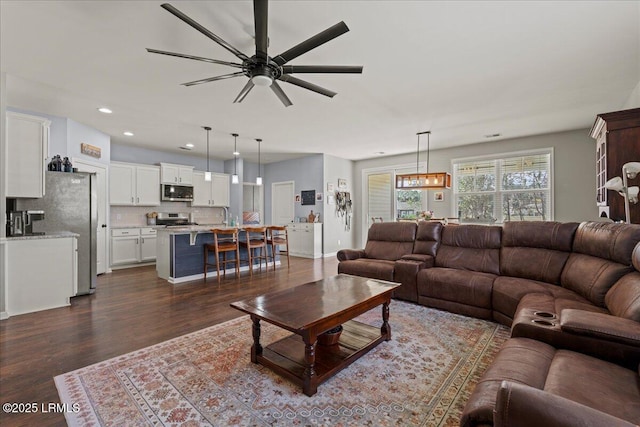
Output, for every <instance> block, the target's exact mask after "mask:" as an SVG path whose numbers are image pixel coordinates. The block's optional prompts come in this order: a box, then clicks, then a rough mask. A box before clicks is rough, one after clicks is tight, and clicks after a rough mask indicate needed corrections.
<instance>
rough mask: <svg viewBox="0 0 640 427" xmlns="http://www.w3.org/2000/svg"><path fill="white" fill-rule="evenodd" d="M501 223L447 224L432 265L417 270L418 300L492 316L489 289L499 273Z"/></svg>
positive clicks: (475, 315)
mask: <svg viewBox="0 0 640 427" xmlns="http://www.w3.org/2000/svg"><path fill="white" fill-rule="evenodd" d="M501 235H502V227H499V226H485V225H464V226H447V227H444V228H443V229H442V237H441V240H440V245H439V246H438V249H437V252H436V257H435V263H434V267H432V268H426V269H424V270H421V271H419V272H418V277H417V287H418V303H420V304H422V305H426V306H429V307H435V308H439V309H443V310H447V311H453V312H455V313H460V314H464V315H467V316H473V317H478V318H481V319H492V308H491V292H492V288H493V281H494V280H495V279H496V277H498V275H499V274H500V242H501Z"/></svg>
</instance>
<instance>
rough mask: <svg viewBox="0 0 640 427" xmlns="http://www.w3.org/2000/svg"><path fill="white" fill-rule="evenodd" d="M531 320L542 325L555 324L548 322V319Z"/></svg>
mask: <svg viewBox="0 0 640 427" xmlns="http://www.w3.org/2000/svg"><path fill="white" fill-rule="evenodd" d="M532 322H533V323H535V324H536V325H542V326H555V325H556V324H555V323H553V322H550V321H548V320H543V319H533V320H532Z"/></svg>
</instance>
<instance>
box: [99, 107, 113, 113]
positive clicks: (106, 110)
mask: <svg viewBox="0 0 640 427" xmlns="http://www.w3.org/2000/svg"><path fill="white" fill-rule="evenodd" d="M98 111H100V112H101V113H105V114H111V113H113V111H111V110H110V109H109V108H107V107H100V108H98Z"/></svg>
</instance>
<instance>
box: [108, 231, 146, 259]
mask: <svg viewBox="0 0 640 427" xmlns="http://www.w3.org/2000/svg"><path fill="white" fill-rule="evenodd" d="M138 262H140V229H139V228H119V229H114V230H111V265H119V264H134V263H138Z"/></svg>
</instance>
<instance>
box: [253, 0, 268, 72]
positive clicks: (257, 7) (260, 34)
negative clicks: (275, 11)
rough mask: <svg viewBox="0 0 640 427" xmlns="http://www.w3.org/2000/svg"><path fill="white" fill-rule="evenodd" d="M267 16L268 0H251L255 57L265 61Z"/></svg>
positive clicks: (266, 57)
mask: <svg viewBox="0 0 640 427" xmlns="http://www.w3.org/2000/svg"><path fill="white" fill-rule="evenodd" d="M268 16H269V2H268V0H253V18H254V20H255V31H256V57H257V58H258V59H261V60H264V61H266V60H267V59H268V58H269V57H268V56H267V47H268V45H269V36H268V34H267V27H268Z"/></svg>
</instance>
